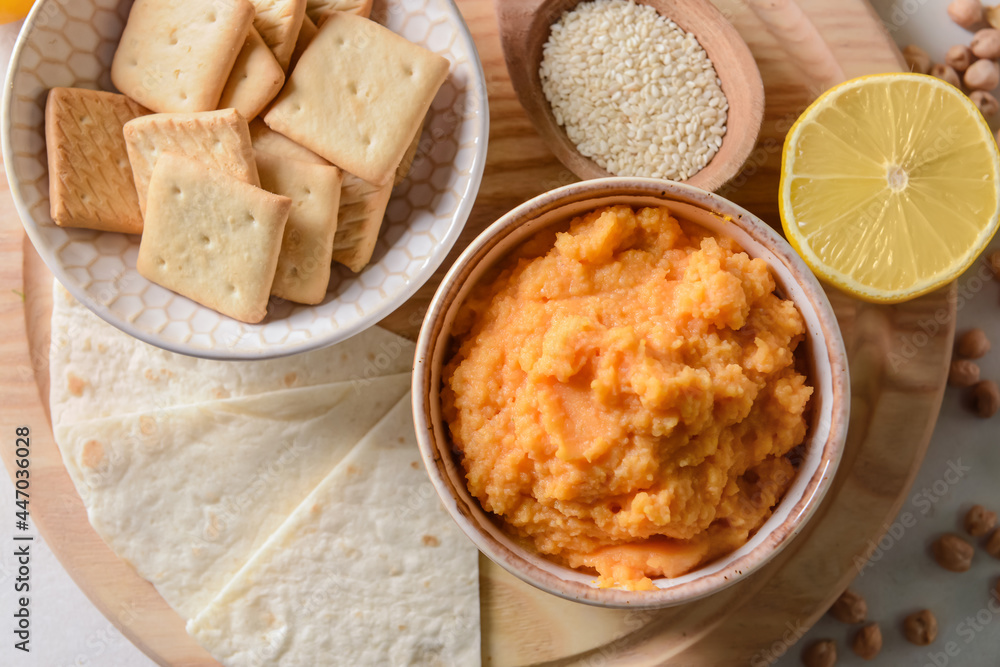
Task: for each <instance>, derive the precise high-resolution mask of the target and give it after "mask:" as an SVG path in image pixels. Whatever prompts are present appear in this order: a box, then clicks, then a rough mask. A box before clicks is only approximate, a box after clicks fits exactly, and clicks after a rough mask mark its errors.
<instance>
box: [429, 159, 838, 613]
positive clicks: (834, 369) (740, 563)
mask: <svg viewBox="0 0 1000 667" xmlns="http://www.w3.org/2000/svg"><path fill="white" fill-rule="evenodd" d="M611 204H626V205H631V206H657V205H665V206H667V207H668V208H670V210H671V211H672V212H673V214H674V215H676V216H678V217H680V218H682V219H686V220H688V221H690V222H692V223H695V224H699V225H702V226H703V227H705V228H707V229H709V230H710V231H712V232H714V233H717V234H719V235H726V236H730V237H732V238H733V239H735V240H736V241H737V242H738V243H739V245H740V246H742V247H743V248H744V250H745V251H746V252H747V253H748V254H749V255H751V256H752V257H761V258H763V259H764V260H766V261H767V263H768V265H769V266H770V268H771V272H772V274H773V275H774V278H775V281H776V283H777V285H778V290H779V291H780V293H781V294H782V295H783V296H784V297H785V298H788V299H791V300H792V301H794V302H795V304H796V305H797V306H798V308H799V310H800V312H801V313H802V316H803V318H804V320H805V324H806V329H807V334H806V340H805V343H804V345H803V346H802V347H800V349H804V350H805V361H806V362H807V367H808V368H809V379H810V382H811V383H812V385H813V386H814V388H815V391H814V393H813V398H812V402H813V403H812V405H813V408H812V411H811V420H812V421H811V424H810V427H809V430H808V434H807V436H806V440H805V442H804V448H803V458H802V460H801V463H800V464H799V468H798V473H797V475H796V478H795V480H794V482H793V483H792V485H791V487H790V488H789V490H788V492H787V493H786V494H785V496H784V498H783V499H782V501H781V502H780V503H779V504H778V506H777V507H776V508H775V510H774V512H773V514H772V516H771V517H770V519H768V521H767V522H766V523H765V524H764V525H763V526H762V527H761V528H760V530H759V531H757V533H756V534H755V535H754V536H753V537H751V539H750V540H749V541H748V542H747V543H746V544H745V545H744V546H742V547H741V548H739V549H737V550H736V551H734V552H732V553H731V554H729V555H727V556H724V557H722V558H720V559H718V560H716V561H714V562H711V563H709V564H707V565H704V566H702V567H700V568H698V569H697V570H695V571H692V572H690V573H688V574H686V575H684V576H681V577H677V578H673V579H667V578H661V579H657V580H654V584H655V586H656V590H655V591H638V592H632V591H625V590H619V589H611V588H605V589H601V588H598V587H597V585H596V582H595V577H594V575H593V574H588V573H586V572H582V571H578V570H574V569H570V568H568V567H565V566H563V565H560V564H557V563H555V562H553V561H551V560H549V559H547V558H545V557H544V556H542V555H539V554H538V553H535V552H533V551H531V550H529V549H526V548H524V547H523V546H521V545H520V544H519V543H518V542H517V541H516V540H515V539H513V538H511V537H510V536H509V535H508V534H507V533H506V532H505V531H504V530H503V529H502V528H501V526H500V524H499V522H498V521H497V520H496V517H493V516H492V515H490V514H487V513H486V512H485V511H484V510H483V508H482V507H481V506H480V504H479V502H478V501H477V500H476V499H475V498H473V497H472V496H471V495H470V493H469V491H468V488H467V486H466V481H465V473H464V470H463V469H462V467H461V463H460V461H459V460H458V459H457V458H456V455H455V453H454V451H453V448H452V445H451V442H450V439H449V435H448V432H447V425H446V424H444V423H443V420H442V415H441V403H440V387H441V369H442V366H443V365H444V364H445V363H447V359H446V355H447V354H449V349H450V347H449V345H450V342H451V327H452V323H453V321H454V318H455V315H456V313H457V311H458V308H459V306H460V305H461V303H462V301H463V299H464V298H465V297H466V295H467V294H468V293H469V291H470V290H471V288H472V287H473V285H475V283H476V282H477V281H478V280H479V279H480V277H481V276H482V275H483V274H484V272H486V271H487V270H488V269H489V268H490V267H492V266H493V265H495V264H496V262H497V261H498V260H500V259H502V258H503V257H504V256H505V255H506V254H507V253H508V252H510V251H511V250H512V249H513V248H515V247H517V246H518V245H520V244H521V243H522V242H523V241H525V240H526V239H527V238H529V237H530V236H532V235H533V234H535V233H537V232H538V231H539V230H541V229H543V228H546V227H549V226H550V225H560V224H565V223H566V222H567V221H568V220H569V219H571V218H573V217H575V216H577V215H580V214H582V213H584V212H587V211H591V210H593V209H595V208H598V207H601V206H607V205H611ZM849 406H850V391H849V381H848V370H847V357H846V353H845V351H844V343H843V339H842V337H841V334H840V328H839V327H838V325H837V320H836V318H835V317H834V314H833V310H832V309H831V307H830V303H829V301H828V300H827V298H826V294H825V293H824V292H823V289H822V288H821V287H820V285H819V282H818V281H817V280H816V278H815V277H813V275H812V273H810V271H809V269H808V268H806V266H805V264H804V263H803V262H802V261H801V260H800V259H799V257H798V255H797V254H795V251H794V250H792V248H791V247H790V246H789V245H788V244H787V243H786V242H785V241H784V239H782V238H781V236H780V235H778V233H777V232H775V231H774V230H772V229H771V228H770V227H769V226H767V225H766V224H765V223H764V222H762V221H761V220H760V219H758V218H756V217H755V216H753V215H752V214H750V213H749V212H747V211H746V210H744V209H742V208H740V207H738V206H736V205H735V204H732V203H730V202H729V201H726V200H725V199H723V198H721V197H718V196H716V195H713V194H711V193H708V192H705V191H703V190H700V189H698V188H694V187H691V186H687V185H682V184H678V183H669V182H666V181H659V180H649V179H634V178H607V179H598V180H592V181H583V182H580V183H576V184H573V185H569V186H566V187H563V188H559V189H557V190H553V191H551V192H548V193H546V194H543V195H541V196H539V197H536V198H535V199H532V200H531V201H529V202H527V203H525V204H523V205H521V206H519V207H517V208H516V209H514V210H513V211H511V212H510V213H508V214H507V215H505V216H503V217H502V218H500V219H499V220H497V221H496V222H495V223H493V225H491V226H490V227H489V228H488V229H487V230H486V231H484V232H483V233H482V234H481V235H480V236H479V237H478V238H477V239H476V240H475V241H474V242H473V243H472V244H471V245H470V246H469V248H468V249H467V250H466V251H465V252H464V253H463V254H462V256H461V257H460V258H459V259H458V261H457V262H456V263H455V265H454V266H453V267H452V268H451V270H450V271H449V272H448V275H447V276H446V277H445V279H444V282H442V283H441V286H440V287H439V289H438V291H437V293H436V294H435V296H434V299H433V301H432V302H431V305H430V310H429V312H428V314H427V317H426V319H425V320H424V325H423V328H422V329H421V332H420V337H419V339H418V341H417V351H416V360H415V367H414V374H413V413H414V419H415V422H416V430H417V440H418V442H419V445H420V450H421V455H422V456H423V459H424V463H425V465H426V467H427V470H428V472H429V474H430V478H431V481H432V482H433V484H434V487H435V489H436V490H437V493H438V495H439V496H440V497H441V500H442V501H443V502H444V504H445V506H446V507H447V509H448V511H449V512H450V513H451V515H452V517H454V519H455V521H456V522H457V523H458V524H459V526H460V527H461V528H462V530H463V531H465V533H466V534H467V535H468V536H469V538H470V539H472V541H473V542H475V544H476V546H478V547H479V548H480V549H481V550H482V551H483V553H485V554H486V555H487V556H488V557H489V558H491V559H492V560H493V561H494V562H496V563H497V564H499V565H500V566H502V567H504V568H505V569H507V570H508V571H510V572H511V573H513V574H514V575H516V576H518V577H520V578H521V579H523V580H524V581H526V582H528V583H529V584H532V585H534V586H537V587H538V588H540V589H542V590H545V591H548V592H550V593H554V594H556V595H559V596H562V597H564V598H567V599H571V600H578V601H580V602H586V603H590V604H594V605H600V606H606V607H619V608H631V609H635V608H660V607H668V606H672V605H677V604H681V603H685V602H690V601H692V600H696V599H699V598H702V597H705V596H707V595H710V594H712V593H714V592H717V591H719V590H722V589H723V588H726V587H727V586H730V585H732V584H733V583H735V582H737V581H739V580H741V579H743V578H745V577H747V576H749V575H750V574H751V573H752V572H754V571H756V570H757V569H758V568H760V567H761V566H763V565H764V564H765V563H766V562H768V561H769V560H770V559H771V558H773V557H774V556H775V555H776V554H777V553H778V552H779V551H781V550H782V549H783V548H784V547H786V546H787V545H788V544H789V543H790V542H791V541H792V539H793V538H794V537H795V536H796V534H797V533H798V532H799V531H801V530H802V528H803V526H805V524H806V522H807V521H808V520H809V518H810V517H811V516H812V515H813V513H814V512H815V510H816V508H817V507H818V506H819V504H820V502H821V501H822V499H823V496H824V494H825V493H826V491H827V489H828V488H829V486H830V483H831V481H832V480H833V476H834V473H835V471H836V469H837V465H838V463H839V461H840V458H841V454H842V452H843V447H844V440H845V437H846V433H847V423H848V411H849Z"/></svg>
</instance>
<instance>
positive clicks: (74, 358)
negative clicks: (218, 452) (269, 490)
mask: <svg viewBox="0 0 1000 667" xmlns="http://www.w3.org/2000/svg"><path fill="white" fill-rule="evenodd" d="M413 354H414V345H413V343H411V342H410V341H408V340H406V339H405V338H401V337H400V336H397V335H395V334H393V333H391V332H389V331H386V330H385V329H382V328H381V327H377V326H376V327H371V328H370V329H368V330H366V331H365V332H364V333H363V334H359V335H357V336H354V337H353V338H350V339H348V340H346V341H343V342H341V343H338V344H336V345H332V346H330V347H327V348H324V349H322V350H315V351H312V352H304V353H302V354H296V355H292V356H290V357H283V358H281V359H265V360H260V361H215V360H212V359H199V358H196V357H189V356H187V355H183V354H175V353H173V352H168V351H166V350H163V349H160V348H158V347H154V346H152V345H148V344H146V343H143V342H142V341H140V340H137V339H135V338H133V337H132V336H129V335H128V334H126V333H124V332H122V331H119V330H118V329H116V328H115V327H113V326H111V325H110V324H108V323H107V322H105V321H104V320H102V319H101V318H99V317H98V316H97V315H94V314H93V313H92V312H90V310H89V309H88V308H87V307H86V306H84V305H83V304H81V303H80V302H78V301H77V300H76V299H74V298H73V297H72V296H71V295H70V293H69V292H67V291H66V289H65V288H63V286H62V285H60V284H59V283H58V282H57V281H53V289H52V341H51V344H50V347H49V409H50V414H51V415H52V423H53V424H54V425H56V426H64V425H68V424H74V423H77V422H81V421H87V420H90V419H95V418H102V417H108V416H111V415H119V416H121V415H127V414H135V413H144V412H149V411H152V410H155V409H157V408H160V407H171V406H175V405H185V404H193V403H201V402H204V401H209V400H213V399H224V398H231V397H232V398H235V397H240V396H253V395H256V394H261V393H265V392H270V391H275V390H278V389H284V388H295V387H309V386H315V385H319V384H328V383H335V382H353V383H355V385H356V386H357V389H358V391H359V392H363V391H365V389H366V387H367V386H368V383H369V382H370V381H371V380H372V379H373V378H376V377H381V376H384V375H393V374H396V373H406V372H409V371H410V369H411V368H412V365H413Z"/></svg>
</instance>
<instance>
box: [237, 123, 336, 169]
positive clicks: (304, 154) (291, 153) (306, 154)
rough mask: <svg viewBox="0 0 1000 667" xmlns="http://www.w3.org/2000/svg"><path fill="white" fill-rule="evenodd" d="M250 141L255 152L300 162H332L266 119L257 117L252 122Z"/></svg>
mask: <svg viewBox="0 0 1000 667" xmlns="http://www.w3.org/2000/svg"><path fill="white" fill-rule="evenodd" d="M250 141H251V142H252V143H253V148H254V152H255V153H257V154H260V153H270V154H271V155H277V156H278V157H283V158H287V159H289V160H298V161H299V162H309V163H310V164H326V165H328V164H330V163H329V162H327V161H326V160H324V159H323V158H321V157H320V156H318V155H316V154H315V153H313V152H312V151H311V150H309V149H308V148H306V147H305V146H303V145H301V144H297V143H295V142H294V141H292V140H291V139H289V138H288V137H286V136H285V135H283V134H279V133H278V132H275V131H274V130H272V129H271V128H269V127H268V126H267V125H265V124H264V121H262V120H261V119H259V118H258V119H257V120H255V121H254V122H252V123H250Z"/></svg>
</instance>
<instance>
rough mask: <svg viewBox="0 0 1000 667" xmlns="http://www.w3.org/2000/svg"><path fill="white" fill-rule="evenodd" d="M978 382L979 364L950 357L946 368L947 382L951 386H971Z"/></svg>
mask: <svg viewBox="0 0 1000 667" xmlns="http://www.w3.org/2000/svg"><path fill="white" fill-rule="evenodd" d="M977 382H979V366H977V365H976V362H974V361H969V360H968V359H952V362H951V368H950V369H949V370H948V384H950V385H951V386H952V387H971V386H972V385H974V384H976V383H977Z"/></svg>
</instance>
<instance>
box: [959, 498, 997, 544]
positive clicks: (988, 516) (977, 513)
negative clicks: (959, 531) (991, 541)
mask: <svg viewBox="0 0 1000 667" xmlns="http://www.w3.org/2000/svg"><path fill="white" fill-rule="evenodd" d="M996 525H997V515H996V512H990V511H989V510H988V509H986V508H985V507H983V506H982V505H973V506H972V509H970V510H969V512H968V513H967V514H966V515H965V532H967V533H968V534H969V535H972V536H973V537H982V536H983V535H985V534H986V533H988V532H990V531H991V530H993V527H994V526H996Z"/></svg>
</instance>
